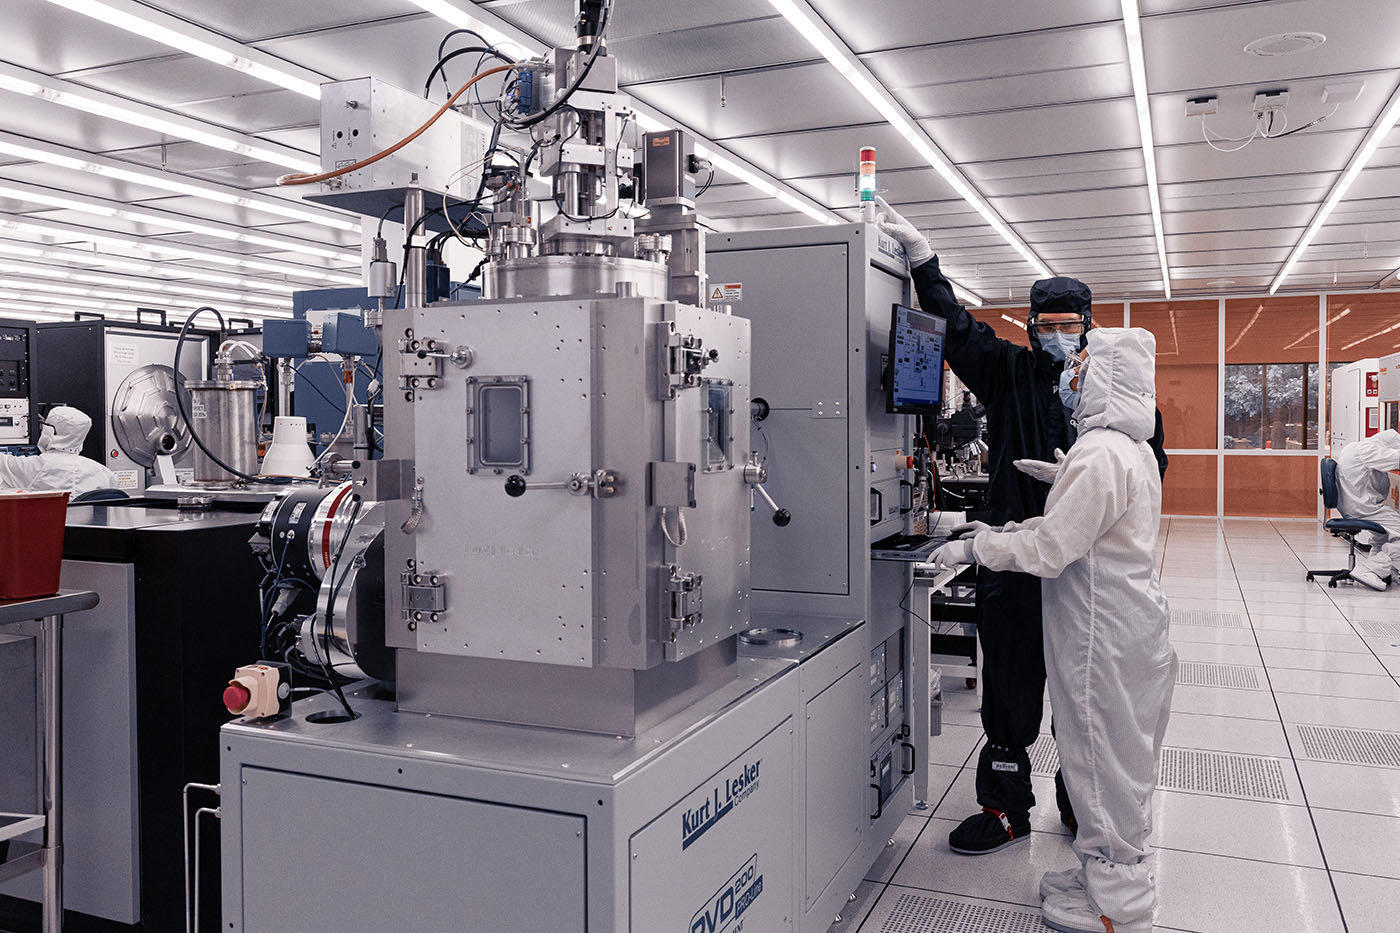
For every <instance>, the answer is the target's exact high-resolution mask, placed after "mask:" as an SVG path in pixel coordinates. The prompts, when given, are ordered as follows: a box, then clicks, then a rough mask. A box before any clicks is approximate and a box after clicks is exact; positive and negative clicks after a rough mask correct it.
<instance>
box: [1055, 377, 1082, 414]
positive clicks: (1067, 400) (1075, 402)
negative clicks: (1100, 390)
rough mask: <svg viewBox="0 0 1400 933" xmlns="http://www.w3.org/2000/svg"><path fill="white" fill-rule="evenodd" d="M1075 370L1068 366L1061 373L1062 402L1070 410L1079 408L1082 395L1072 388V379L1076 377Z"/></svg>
mask: <svg viewBox="0 0 1400 933" xmlns="http://www.w3.org/2000/svg"><path fill="white" fill-rule="evenodd" d="M1074 374H1075V370H1074V369H1071V368H1070V367H1068V366H1066V367H1065V371H1064V372H1062V373H1060V403H1061V404H1062V405H1064V406H1065V407H1066V408H1068V409H1069V410H1070V411H1077V410H1078V409H1079V400H1080V395H1079V393H1078V392H1077V391H1075V390H1074V389H1072V388H1070V385H1069V384H1070V381H1071V380H1073V379H1074Z"/></svg>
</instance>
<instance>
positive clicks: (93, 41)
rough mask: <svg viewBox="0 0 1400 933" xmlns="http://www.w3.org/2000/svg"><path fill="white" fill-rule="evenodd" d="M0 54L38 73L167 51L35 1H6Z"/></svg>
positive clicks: (168, 52) (65, 70) (0, 56)
mask: <svg viewBox="0 0 1400 933" xmlns="http://www.w3.org/2000/svg"><path fill="white" fill-rule="evenodd" d="M4 14H5V17H4V24H5V28H4V29H0V59H3V60H4V61H7V62H10V63H11V64H14V65H20V66H21V67H24V68H32V69H34V70H35V71H42V72H43V73H44V74H50V75H52V74H63V73H65V72H69V71H74V70H77V69H80V68H92V67H95V66H98V65H107V64H111V63H112V62H120V61H130V60H132V59H140V58H153V57H157V56H163V55H169V54H170V49H169V47H167V46H164V45H161V44H160V43H158V42H152V41H150V40H149V39H143V38H141V37H140V36H135V35H132V34H131V33H129V32H127V31H125V30H123V29H118V28H117V27H115V26H108V25H107V24H105V23H102V22H100V21H98V20H95V19H92V18H90V17H87V16H84V15H83V14H81V13H74V12H72V11H71V10H65V9H63V8H62V7H60V6H56V5H54V4H52V3H43V2H41V0H7V2H6V3H5V7H4Z"/></svg>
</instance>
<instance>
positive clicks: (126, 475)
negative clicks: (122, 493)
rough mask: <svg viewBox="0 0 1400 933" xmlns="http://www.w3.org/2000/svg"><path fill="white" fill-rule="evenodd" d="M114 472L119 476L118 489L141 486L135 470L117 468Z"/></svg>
mask: <svg viewBox="0 0 1400 933" xmlns="http://www.w3.org/2000/svg"><path fill="white" fill-rule="evenodd" d="M114 472H115V475H116V477H117V488H118V489H136V488H138V487H139V486H140V483H139V481H138V480H137V478H136V475H137V473H136V471H135V470H116V471H114Z"/></svg>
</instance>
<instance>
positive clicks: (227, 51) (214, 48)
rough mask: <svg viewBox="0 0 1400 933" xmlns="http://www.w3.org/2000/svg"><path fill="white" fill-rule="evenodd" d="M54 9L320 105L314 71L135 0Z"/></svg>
mask: <svg viewBox="0 0 1400 933" xmlns="http://www.w3.org/2000/svg"><path fill="white" fill-rule="evenodd" d="M49 2H50V3H52V4H54V5H55V6H60V7H63V8H64V9H67V10H72V11H73V12H75V13H82V14H83V15H84V16H91V17H92V18H93V19H97V20H101V21H102V22H104V23H108V24H110V25H112V26H116V27H117V28H118V29H125V30H126V31H127V32H130V33H133V34H135V35H137V36H140V37H141V38H143V39H150V40H151V41H153V42H159V43H160V44H162V45H168V46H170V48H172V49H174V50H175V51H177V52H183V53H185V54H188V55H197V56H199V57H200V58H202V59H204V60H206V61H210V62H213V63H214V64H216V65H222V66H224V67H225V68H232V69H234V70H236V71H242V72H244V73H246V74H248V75H251V76H252V77H254V78H258V79H260V80H262V81H267V82H268V83H270V84H275V85H277V86H279V87H284V88H286V89H287V90H289V91H295V92H296V93H298V94H302V95H304V96H306V97H310V98H313V99H315V100H320V98H321V80H323V79H322V78H321V76H320V75H317V74H316V73H315V72H312V71H308V70H307V69H305V68H297V67H295V66H293V65H290V64H288V63H287V62H284V61H281V60H280V59H278V58H276V57H274V56H272V55H268V54H267V53H265V52H259V51H257V50H256V49H250V48H248V47H247V46H244V45H242V44H240V43H238V42H234V41H233V40H231V39H227V38H225V37H224V36H221V35H219V34H218V33H216V32H213V31H212V30H209V29H204V28H202V27H200V26H195V25H193V24H192V23H188V22H186V21H184V20H182V19H180V18H179V17H176V16H171V15H170V14H168V13H162V12H160V11H158V10H153V9H151V8H150V7H148V6H145V5H144V4H141V3H133V2H131V0H49Z"/></svg>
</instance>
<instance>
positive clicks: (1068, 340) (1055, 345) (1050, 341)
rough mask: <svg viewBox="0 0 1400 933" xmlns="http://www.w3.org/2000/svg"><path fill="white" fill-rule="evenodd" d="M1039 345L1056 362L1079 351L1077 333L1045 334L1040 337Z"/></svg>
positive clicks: (1060, 361)
mask: <svg viewBox="0 0 1400 933" xmlns="http://www.w3.org/2000/svg"><path fill="white" fill-rule="evenodd" d="M1040 345H1041V347H1043V348H1044V350H1045V352H1046V353H1049V354H1050V358H1051V359H1053V360H1054V361H1055V362H1057V363H1062V362H1064V361H1065V360H1066V359H1067V358H1068V357H1069V356H1070V355H1071V354H1073V353H1078V352H1079V335H1078V334H1046V335H1045V336H1044V337H1041V338H1040Z"/></svg>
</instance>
